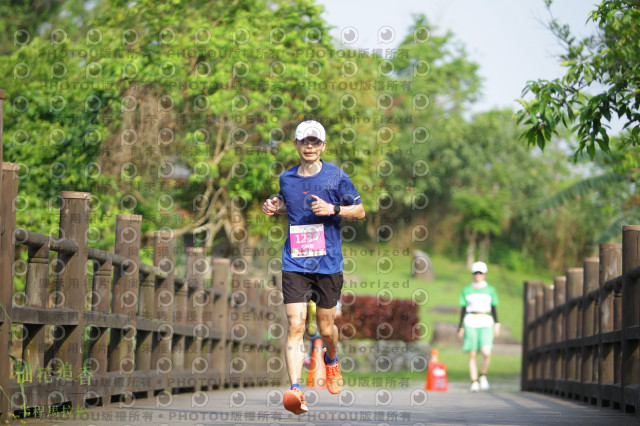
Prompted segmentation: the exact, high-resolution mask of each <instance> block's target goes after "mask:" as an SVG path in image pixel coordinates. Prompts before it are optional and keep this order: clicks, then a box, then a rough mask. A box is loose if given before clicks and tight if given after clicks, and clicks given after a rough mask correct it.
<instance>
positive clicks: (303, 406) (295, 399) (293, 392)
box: [282, 389, 309, 414]
mask: <svg viewBox="0 0 640 426" xmlns="http://www.w3.org/2000/svg"><path fill="white" fill-rule="evenodd" d="M282 402H283V403H284V408H286V409H287V410H289V411H291V412H292V413H293V414H304V413H306V412H308V411H309V409H308V408H307V401H305V399H304V394H303V393H302V391H301V390H300V389H290V390H288V391H286V392H285V393H284V396H283V398H282Z"/></svg>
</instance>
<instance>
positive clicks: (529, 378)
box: [274, 276, 542, 391]
mask: <svg viewBox="0 0 640 426" xmlns="http://www.w3.org/2000/svg"><path fill="white" fill-rule="evenodd" d="M275 278H279V280H278V281H281V277H278V276H275V277H274V279H275ZM277 285H278V283H276V286H277ZM541 285H542V284H541V283H538V282H529V281H525V283H524V290H523V291H524V294H523V298H524V312H523V322H522V325H523V339H522V369H521V371H520V389H521V390H523V391H530V390H533V389H532V388H533V386H534V383H533V380H534V379H535V377H534V371H533V368H534V367H535V366H534V365H532V360H531V357H530V353H531V351H532V350H533V349H534V348H535V346H536V337H535V336H536V332H535V329H534V327H533V326H532V323H533V322H534V321H535V319H536V294H537V293H538V288H539V287H540V286H541ZM280 288H282V286H281V285H280Z"/></svg>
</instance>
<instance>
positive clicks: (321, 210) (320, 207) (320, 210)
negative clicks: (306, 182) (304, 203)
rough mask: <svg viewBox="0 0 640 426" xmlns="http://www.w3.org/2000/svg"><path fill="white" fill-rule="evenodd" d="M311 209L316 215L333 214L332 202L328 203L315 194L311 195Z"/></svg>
mask: <svg viewBox="0 0 640 426" xmlns="http://www.w3.org/2000/svg"><path fill="white" fill-rule="evenodd" d="M312 197H313V199H314V200H315V201H313V202H312V203H311V210H312V211H313V213H314V214H315V215H316V216H331V215H332V214H333V204H329V203H327V202H326V201H324V200H323V199H321V198H320V197H318V196H317V195H312Z"/></svg>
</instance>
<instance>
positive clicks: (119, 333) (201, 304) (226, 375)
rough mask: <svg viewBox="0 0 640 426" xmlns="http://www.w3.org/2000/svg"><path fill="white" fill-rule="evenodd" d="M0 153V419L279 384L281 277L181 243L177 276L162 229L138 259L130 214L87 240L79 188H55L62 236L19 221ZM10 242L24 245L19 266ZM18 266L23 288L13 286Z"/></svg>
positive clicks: (87, 206) (86, 208) (13, 171)
mask: <svg viewBox="0 0 640 426" xmlns="http://www.w3.org/2000/svg"><path fill="white" fill-rule="evenodd" d="M0 95H1V96H0V117H1V115H2V101H3V99H4V92H2V93H0ZM0 129H2V126H1V119H0ZM0 131H1V130H0ZM1 140H2V135H1V134H0V141H1ZM1 146H2V144H1V143H0V147H1ZM0 149H1V148H0ZM1 159H2V156H1V151H0V168H1V169H2V173H1V176H0V188H1V190H0V227H1V235H0V303H1V304H2V309H3V312H2V313H1V316H0V365H1V366H2V368H0V386H1V387H2V393H3V394H2V395H0V400H1V401H2V402H1V405H0V410H1V413H2V417H3V418H7V417H9V416H10V414H16V413H22V410H23V408H25V407H27V408H28V409H29V411H30V413H31V414H32V415H43V416H47V415H48V414H49V413H52V412H54V411H60V410H63V411H65V410H66V414H67V415H78V414H81V413H82V411H83V410H85V409H86V407H90V406H96V405H104V404H111V403H116V402H117V403H122V404H133V403H134V401H135V399H137V398H151V397H154V396H156V397H162V396H163V395H166V394H171V393H175V392H182V391H187V392H189V391H190V392H197V391H205V390H211V389H215V388H218V387H227V386H260V385H267V384H268V385H272V386H274V385H275V386H278V385H280V384H281V381H282V379H283V377H284V376H283V374H284V373H285V368H284V360H283V356H282V353H281V352H282V348H283V346H282V341H283V339H284V334H285V333H284V330H285V329H284V327H283V325H284V321H285V316H284V308H283V305H282V300H281V292H280V291H279V290H278V288H277V283H276V281H277V280H278V278H279V277H277V276H276V277H271V278H270V279H256V278H252V277H251V276H250V273H249V270H248V268H247V267H246V264H245V263H243V262H231V261H230V260H229V259H223V258H206V257H205V253H204V249H203V248H199V247H189V248H187V249H186V267H185V268H186V276H185V277H180V276H176V273H175V269H176V238H175V235H174V233H173V232H171V231H162V232H156V233H155V238H154V247H153V249H154V252H153V254H154V256H153V259H154V261H153V263H154V264H153V266H151V265H147V264H144V263H141V262H140V241H141V223H142V217H141V216H138V215H131V214H124V215H118V216H117V218H116V224H115V232H116V243H115V253H109V252H105V251H102V250H97V249H94V248H91V247H88V240H89V235H90V232H89V220H90V214H91V201H90V194H89V193H85V192H71V191H69V192H63V193H62V194H61V207H60V225H59V235H56V236H48V235H42V234H37V233H34V232H29V231H27V230H24V229H20V228H16V210H17V206H16V195H17V191H18V165H16V164H12V163H6V162H5V163H2V160H1ZM17 245H24V246H26V247H27V249H28V260H27V262H26V264H25V262H24V261H20V260H16V259H15V247H16V246H17ZM52 252H56V253H57V256H55V255H53V253H52ZM17 274H24V275H25V280H26V287H25V290H24V292H16V291H14V288H13V280H14V276H15V275H17ZM209 280H210V285H209ZM50 283H51V284H53V286H54V287H55V288H53V289H52V288H49V289H48V287H51V286H50V285H49V284H50ZM10 351H11V352H13V354H14V355H13V357H11V358H10V356H11V355H9V354H10Z"/></svg>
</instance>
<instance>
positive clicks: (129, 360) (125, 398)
mask: <svg viewBox="0 0 640 426" xmlns="http://www.w3.org/2000/svg"><path fill="white" fill-rule="evenodd" d="M141 226H142V216H140V215H135V214H119V215H117V216H116V242H115V250H114V253H115V254H116V255H120V256H124V257H127V258H129V259H131V260H130V261H127V262H126V263H124V264H123V265H122V266H121V267H120V268H116V270H115V271H114V274H113V301H112V308H111V309H112V312H113V313H114V314H120V315H122V316H124V317H125V321H124V322H125V323H126V325H125V326H124V327H123V328H115V327H112V328H111V340H110V345H109V346H110V350H109V354H110V356H109V371H119V372H120V373H122V375H124V377H125V378H126V379H125V384H124V387H121V388H119V389H114V392H117V393H116V394H120V395H121V396H120V398H121V402H130V401H131V399H132V393H133V374H134V371H135V365H136V364H135V360H134V358H133V356H134V353H133V343H134V340H135V337H136V327H135V324H136V312H137V310H138V291H139V289H138V286H139V282H140V278H139V274H140V265H139V262H140V241H141V238H142V234H141Z"/></svg>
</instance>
